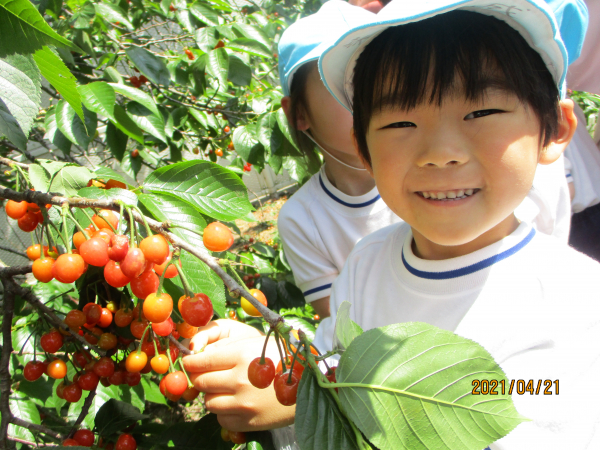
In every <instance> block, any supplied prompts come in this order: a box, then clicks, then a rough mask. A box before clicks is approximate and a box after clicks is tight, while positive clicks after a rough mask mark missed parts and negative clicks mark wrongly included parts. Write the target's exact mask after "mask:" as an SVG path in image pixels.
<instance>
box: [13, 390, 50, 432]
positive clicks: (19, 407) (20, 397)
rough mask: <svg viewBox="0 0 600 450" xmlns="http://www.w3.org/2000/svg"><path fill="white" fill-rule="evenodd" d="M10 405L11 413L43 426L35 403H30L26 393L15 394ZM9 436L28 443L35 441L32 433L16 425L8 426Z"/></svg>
mask: <svg viewBox="0 0 600 450" xmlns="http://www.w3.org/2000/svg"><path fill="white" fill-rule="evenodd" d="M42 383H43V381H42ZM8 404H9V406H10V411H11V412H12V413H13V414H14V415H15V416H16V417H18V418H19V419H23V420H26V421H27V422H31V423H34V424H36V425H40V424H41V419H40V413H39V412H38V410H37V408H36V406H35V403H34V402H32V401H30V400H29V399H28V398H27V396H26V395H25V394H24V393H22V392H19V391H15V392H13V393H12V394H11V396H10V398H9V400H8ZM8 434H9V436H13V437H16V438H20V439H25V440H28V441H33V440H35V438H34V437H33V434H32V433H31V431H29V430H28V429H27V428H22V427H18V426H16V425H9V426H8Z"/></svg>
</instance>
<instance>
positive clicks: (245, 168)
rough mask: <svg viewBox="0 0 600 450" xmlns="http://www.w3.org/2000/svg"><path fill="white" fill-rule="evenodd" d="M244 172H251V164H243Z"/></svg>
mask: <svg viewBox="0 0 600 450" xmlns="http://www.w3.org/2000/svg"><path fill="white" fill-rule="evenodd" d="M243 170H244V172H250V171H251V170H252V164H250V163H249V162H247V163H246V164H244V169H243Z"/></svg>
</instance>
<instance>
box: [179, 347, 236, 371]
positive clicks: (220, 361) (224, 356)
mask: <svg viewBox="0 0 600 450" xmlns="http://www.w3.org/2000/svg"><path fill="white" fill-rule="evenodd" d="M238 361H239V354H238V352H237V349H236V348H235V347H227V346H224V347H223V348H221V349H218V350H217V349H211V348H210V347H209V348H207V349H206V350H205V351H204V352H202V353H197V354H195V355H189V356H184V357H183V364H184V366H185V370H187V371H188V372H212V371H218V370H228V369H232V368H233V367H235V366H236V365H237V363H238Z"/></svg>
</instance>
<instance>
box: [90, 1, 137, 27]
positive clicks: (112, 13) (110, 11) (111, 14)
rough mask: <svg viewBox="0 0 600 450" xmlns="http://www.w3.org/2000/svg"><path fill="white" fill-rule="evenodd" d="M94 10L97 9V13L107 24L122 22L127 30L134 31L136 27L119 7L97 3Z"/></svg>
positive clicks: (106, 3)
mask: <svg viewBox="0 0 600 450" xmlns="http://www.w3.org/2000/svg"><path fill="white" fill-rule="evenodd" d="M94 8H96V13H97V14H98V15H99V16H101V17H102V18H103V19H104V20H106V21H107V22H110V23H115V22H120V23H121V24H123V25H125V26H126V27H127V29H129V30H133V28H134V27H133V25H132V24H131V22H130V21H129V19H128V18H127V16H126V15H125V12H124V11H123V10H122V9H121V8H119V7H118V6H117V5H115V4H113V3H109V2H97V3H94Z"/></svg>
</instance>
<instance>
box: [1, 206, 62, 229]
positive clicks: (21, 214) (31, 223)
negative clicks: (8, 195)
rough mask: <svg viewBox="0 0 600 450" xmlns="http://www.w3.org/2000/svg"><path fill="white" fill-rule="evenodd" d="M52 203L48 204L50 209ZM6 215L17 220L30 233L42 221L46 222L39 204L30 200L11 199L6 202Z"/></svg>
mask: <svg viewBox="0 0 600 450" xmlns="http://www.w3.org/2000/svg"><path fill="white" fill-rule="evenodd" d="M50 206H51V205H46V208H47V209H49V208H50ZM5 209H6V215H7V216H8V217H10V218H11V219H15V220H16V221H17V225H18V226H19V228H20V229H21V230H22V231H24V232H26V233H30V232H32V231H33V230H35V229H36V228H37V226H38V225H39V224H40V223H44V216H43V214H42V212H41V211H40V207H39V205H36V204H35V203H28V202H25V201H23V202H15V201H13V200H9V201H7V202H6V206H5Z"/></svg>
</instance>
